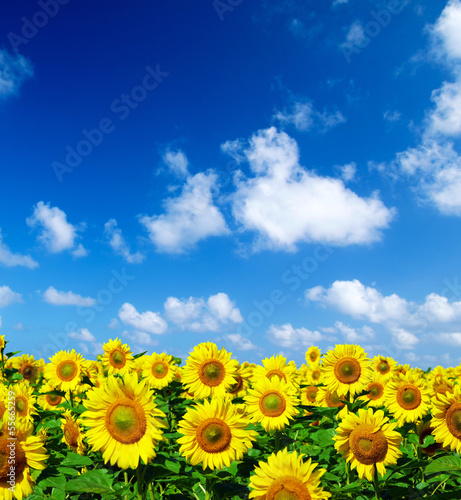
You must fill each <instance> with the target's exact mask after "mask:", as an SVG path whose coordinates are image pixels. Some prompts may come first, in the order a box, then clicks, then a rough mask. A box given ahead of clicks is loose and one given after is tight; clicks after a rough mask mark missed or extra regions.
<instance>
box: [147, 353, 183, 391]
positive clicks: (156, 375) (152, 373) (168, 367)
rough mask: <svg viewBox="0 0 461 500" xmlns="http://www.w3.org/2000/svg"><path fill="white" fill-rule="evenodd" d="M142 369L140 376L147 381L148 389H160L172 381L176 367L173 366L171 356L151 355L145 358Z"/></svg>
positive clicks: (162, 354)
mask: <svg viewBox="0 0 461 500" xmlns="http://www.w3.org/2000/svg"><path fill="white" fill-rule="evenodd" d="M143 359H144V363H143V369H142V372H141V373H142V376H143V377H144V378H145V379H146V380H147V383H148V384H149V386H150V387H152V388H154V389H162V388H163V387H166V386H167V385H168V384H169V383H170V382H172V381H173V380H174V376H175V373H176V367H175V365H174V364H173V356H170V355H168V354H165V353H164V352H162V353H161V354H157V353H155V352H154V353H153V354H151V355H150V356H145V357H144V358H143Z"/></svg>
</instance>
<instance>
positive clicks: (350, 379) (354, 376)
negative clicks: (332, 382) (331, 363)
mask: <svg viewBox="0 0 461 500" xmlns="http://www.w3.org/2000/svg"><path fill="white" fill-rule="evenodd" d="M361 372H362V369H361V368H360V363H359V362H358V361H357V360H356V359H354V358H343V359H341V360H340V361H338V362H337V363H336V365H335V376H336V378H337V380H338V381H339V382H341V383H343V384H353V383H354V382H357V380H358V379H359V378H360V374H361Z"/></svg>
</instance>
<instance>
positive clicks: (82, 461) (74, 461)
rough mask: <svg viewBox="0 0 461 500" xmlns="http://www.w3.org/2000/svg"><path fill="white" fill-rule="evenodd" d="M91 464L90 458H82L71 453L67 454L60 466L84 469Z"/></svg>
mask: <svg viewBox="0 0 461 500" xmlns="http://www.w3.org/2000/svg"><path fill="white" fill-rule="evenodd" d="M92 464H93V460H91V458H90V457H83V456H82V455H79V454H78V453H73V452H69V453H68V454H67V455H66V458H65V459H64V460H63V461H62V463H61V465H63V466H65V467H85V466H87V465H92Z"/></svg>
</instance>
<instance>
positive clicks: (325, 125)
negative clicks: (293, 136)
mask: <svg viewBox="0 0 461 500" xmlns="http://www.w3.org/2000/svg"><path fill="white" fill-rule="evenodd" d="M272 119H273V120H275V121H278V122H279V123H280V125H281V126H284V125H293V126H294V127H295V128H296V129H297V130H300V131H307V130H311V129H316V130H319V131H320V132H323V133H324V132H328V130H330V129H332V128H334V127H336V126H337V125H339V124H341V123H345V121H346V119H345V118H344V116H343V115H342V114H341V113H340V112H339V111H335V112H334V113H330V112H328V111H317V110H316V109H314V106H313V104H312V103H311V102H295V103H293V105H292V106H291V108H290V109H284V110H283V111H277V112H276V113H275V114H274V116H273V117H272Z"/></svg>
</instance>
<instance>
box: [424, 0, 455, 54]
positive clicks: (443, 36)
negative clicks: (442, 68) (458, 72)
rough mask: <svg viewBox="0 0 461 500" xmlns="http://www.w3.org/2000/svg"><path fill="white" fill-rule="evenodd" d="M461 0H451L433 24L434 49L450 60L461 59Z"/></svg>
mask: <svg viewBox="0 0 461 500" xmlns="http://www.w3.org/2000/svg"><path fill="white" fill-rule="evenodd" d="M460 26H461V2H460V1H459V0H450V1H449V2H448V3H447V5H446V6H445V8H444V9H443V11H442V13H441V15H440V17H439V18H438V20H437V22H436V23H435V24H434V26H432V28H431V33H432V35H433V43H434V51H435V52H436V54H437V55H438V56H439V57H441V58H447V59H448V60H449V61H460V60H461V31H460Z"/></svg>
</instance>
